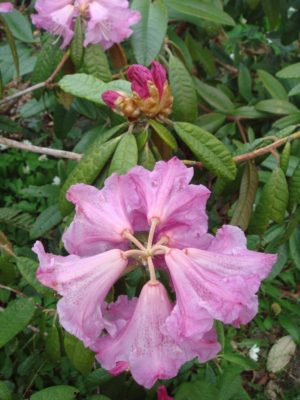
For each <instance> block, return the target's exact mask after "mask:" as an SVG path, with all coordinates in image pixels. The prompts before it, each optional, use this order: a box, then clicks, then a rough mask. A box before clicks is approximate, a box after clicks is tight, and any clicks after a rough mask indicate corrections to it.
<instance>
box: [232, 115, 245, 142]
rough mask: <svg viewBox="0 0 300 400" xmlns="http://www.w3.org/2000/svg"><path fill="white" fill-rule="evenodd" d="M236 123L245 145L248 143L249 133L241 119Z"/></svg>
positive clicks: (237, 119)
mask: <svg viewBox="0 0 300 400" xmlns="http://www.w3.org/2000/svg"><path fill="white" fill-rule="evenodd" d="M235 122H236V125H237V127H238V128H239V131H240V134H241V137H242V139H243V142H244V143H248V137H247V136H248V135H247V131H246V129H245V127H244V125H243V124H242V121H241V119H240V118H236V120H235Z"/></svg>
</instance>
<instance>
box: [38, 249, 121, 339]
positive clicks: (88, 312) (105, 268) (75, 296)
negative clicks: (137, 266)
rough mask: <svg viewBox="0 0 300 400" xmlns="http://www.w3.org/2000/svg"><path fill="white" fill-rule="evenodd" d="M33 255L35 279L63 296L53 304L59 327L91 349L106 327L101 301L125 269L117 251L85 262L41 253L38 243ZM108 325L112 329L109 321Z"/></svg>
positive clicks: (88, 258) (73, 257) (82, 259)
mask: <svg viewBox="0 0 300 400" xmlns="http://www.w3.org/2000/svg"><path fill="white" fill-rule="evenodd" d="M33 251H34V252H35V253H36V254H37V255H38V257H39V261H40V265H39V268H38V271H37V278H38V279H39V281H40V282H41V283H43V284H44V285H46V286H48V287H50V288H52V289H54V290H56V291H57V292H58V293H59V294H60V295H61V296H63V298H62V299H61V300H59V302H58V304H57V310H58V314H59V317H60V323H61V324H62V326H63V327H64V328H65V329H66V330H67V331H68V332H70V333H71V334H73V335H75V336H77V337H78V338H79V339H81V340H83V342H84V343H85V345H86V346H90V345H92V344H93V343H94V342H95V340H97V338H98V337H99V335H100V333H101V331H102V329H103V328H105V327H106V321H105V318H104V317H103V315H102V308H103V303H104V299H105V297H106V296H107V294H108V292H109V290H110V288H111V287H112V285H113V284H114V283H115V282H116V281H117V279H118V278H119V277H120V275H121V274H122V272H123V271H124V269H125V268H126V265H127V261H126V260H125V259H124V258H123V257H122V253H121V251H120V250H110V251H108V252H106V253H102V254H100V255H97V256H92V257H87V258H80V257H78V256H73V255H71V256H67V257H61V256H55V255H52V254H48V253H45V251H44V248H43V245H42V244H41V243H40V242H36V243H35V245H34V247H33ZM115 320H116V319H115ZM108 325H109V326H111V325H112V318H111V320H110V321H108Z"/></svg>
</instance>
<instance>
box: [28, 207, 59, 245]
mask: <svg viewBox="0 0 300 400" xmlns="http://www.w3.org/2000/svg"><path fill="white" fill-rule="evenodd" d="M61 220H62V215H61V213H60V211H59V206H58V204H55V205H53V206H50V207H49V208H46V210H44V211H43V212H42V213H41V214H40V215H39V216H38V218H37V219H36V220H35V223H34V224H33V225H32V227H31V229H30V237H31V239H36V238H38V237H40V236H43V235H44V234H45V233H46V232H48V231H50V229H52V228H54V227H55V226H56V225H58V224H59V223H60V222H61Z"/></svg>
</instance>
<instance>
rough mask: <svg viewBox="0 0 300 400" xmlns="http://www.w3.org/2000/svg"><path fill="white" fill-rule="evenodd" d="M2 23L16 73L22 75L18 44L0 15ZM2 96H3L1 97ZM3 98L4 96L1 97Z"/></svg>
mask: <svg viewBox="0 0 300 400" xmlns="http://www.w3.org/2000/svg"><path fill="white" fill-rule="evenodd" d="M0 22H1V25H2V26H3V29H4V32H5V35H6V39H7V43H8V45H9V47H10V51H11V54H12V59H13V61H14V64H15V67H16V71H17V76H19V75H20V64H19V56H18V52H17V46H16V42H15V39H14V37H13V35H12V33H11V31H10V29H9V27H8V24H7V23H6V21H5V19H4V18H2V16H1V15H0ZM1 82H2V77H1ZM0 96H1V95H0ZM1 97H2V96H1Z"/></svg>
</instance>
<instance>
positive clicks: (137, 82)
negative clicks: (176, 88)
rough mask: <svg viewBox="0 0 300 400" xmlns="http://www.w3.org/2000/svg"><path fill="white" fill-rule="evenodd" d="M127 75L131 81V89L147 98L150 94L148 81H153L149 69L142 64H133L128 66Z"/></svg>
mask: <svg viewBox="0 0 300 400" xmlns="http://www.w3.org/2000/svg"><path fill="white" fill-rule="evenodd" d="M127 76H128V79H129V80H130V81H131V82H132V84H131V89H132V91H133V92H136V93H137V94H138V95H139V96H140V97H141V98H142V99H147V98H148V97H149V96H150V92H149V89H148V82H153V78H152V74H151V72H150V71H149V69H148V68H146V67H144V66H143V65H139V64H134V65H132V66H131V67H129V68H128V71H127Z"/></svg>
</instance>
